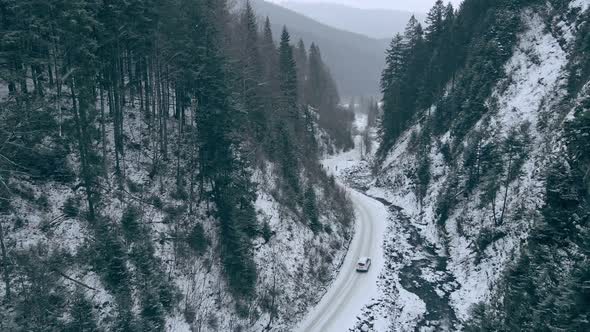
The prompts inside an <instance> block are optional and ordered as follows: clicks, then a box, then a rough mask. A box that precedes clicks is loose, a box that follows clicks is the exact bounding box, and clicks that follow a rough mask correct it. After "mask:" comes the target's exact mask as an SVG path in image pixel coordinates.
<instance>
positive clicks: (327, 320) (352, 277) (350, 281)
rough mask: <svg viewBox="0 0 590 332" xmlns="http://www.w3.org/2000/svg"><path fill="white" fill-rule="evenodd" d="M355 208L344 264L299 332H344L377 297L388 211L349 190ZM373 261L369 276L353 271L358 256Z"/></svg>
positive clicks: (300, 325)
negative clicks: (352, 230) (354, 217)
mask: <svg viewBox="0 0 590 332" xmlns="http://www.w3.org/2000/svg"><path fill="white" fill-rule="evenodd" d="M350 198H351V200H352V202H353V204H354V206H355V212H356V217H357V219H356V224H355V235H354V237H353V240H352V241H351V243H350V247H349V249H348V253H347V255H346V258H345V259H344V263H343V265H342V267H341V270H340V272H339V274H338V277H337V278H336V279H335V280H334V282H333V283H332V285H331V286H330V288H329V289H328V291H327V292H326V294H325V295H324V297H323V298H322V300H321V301H320V302H319V303H318V304H317V305H316V306H315V308H313V309H312V310H311V311H310V312H309V313H308V314H307V315H306V317H305V318H304V320H303V322H302V323H300V324H299V326H298V328H297V329H296V331H300V332H315V331H317V332H332V331H333V332H343V331H347V330H348V329H349V328H351V327H353V326H354V324H355V322H356V320H357V316H360V314H361V309H362V308H363V307H364V306H365V305H367V304H370V303H371V301H372V299H373V298H377V294H378V290H377V279H378V276H379V273H380V272H381V269H382V268H383V262H384V258H383V248H382V243H383V236H384V234H385V229H386V222H387V214H388V211H387V209H386V208H385V206H383V204H381V203H380V202H378V201H376V200H374V199H372V198H370V197H367V196H365V195H363V194H361V193H359V192H356V191H354V190H350ZM363 256H368V257H370V258H371V260H372V264H371V268H370V271H369V272H368V273H358V272H356V269H355V268H356V262H357V261H358V259H359V258H360V257H363Z"/></svg>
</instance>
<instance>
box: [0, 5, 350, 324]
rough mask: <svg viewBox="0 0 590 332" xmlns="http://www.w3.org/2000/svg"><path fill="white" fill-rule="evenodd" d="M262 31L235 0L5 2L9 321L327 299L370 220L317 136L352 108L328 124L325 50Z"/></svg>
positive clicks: (295, 311) (113, 318)
mask: <svg viewBox="0 0 590 332" xmlns="http://www.w3.org/2000/svg"><path fill="white" fill-rule="evenodd" d="M261 30H263V29H259V26H258V25H257V19H256V16H255V14H254V12H253V11H252V9H251V8H247V9H246V10H244V11H243V12H240V13H237V14H235V15H231V14H230V13H229V12H228V10H227V8H226V3H225V1H218V0H215V1H209V0H166V1H132V2H114V3H106V2H103V1H94V0H80V1H52V2H47V1H37V0H26V1H21V0H19V1H3V2H0V259H1V265H0V269H1V275H0V279H1V281H2V283H1V285H0V298H1V302H0V330H1V331H164V330H167V331H195V330H196V331H234V330H236V331H237V330H240V331H245V330H246V331H248V330H249V331H260V330H263V329H266V330H285V329H288V328H290V327H291V326H292V325H293V324H294V323H296V322H297V320H298V319H300V318H301V316H302V315H303V313H304V312H305V311H306V310H307V308H308V307H309V306H310V305H311V304H313V303H314V302H315V301H317V296H318V294H319V293H321V292H322V290H323V289H325V287H326V286H327V285H328V284H329V283H330V281H331V280H332V278H333V276H334V274H335V272H336V270H337V269H338V267H339V264H340V262H341V261H342V259H343V257H344V254H345V252H346V247H347V246H348V243H349V241H350V239H351V230H352V226H353V223H354V220H353V218H354V216H353V212H352V206H351V203H350V201H349V199H348V197H347V195H346V193H345V192H344V191H343V190H342V189H340V188H339V187H338V186H337V185H336V183H335V180H334V178H332V177H330V176H328V175H327V174H326V173H325V172H324V170H323V169H322V166H321V165H320V163H319V158H320V154H321V151H320V146H319V143H318V140H319V138H318V136H320V133H323V135H324V136H329V139H330V140H331V141H334V142H336V141H338V139H337V138H334V137H332V136H331V135H332V133H344V134H342V136H346V133H347V132H350V129H349V128H348V129H347V128H346V126H347V125H348V126H350V123H348V124H346V120H344V121H341V122H339V123H340V124H344V126H343V127H342V128H335V126H334V125H332V126H327V125H326V126H323V124H325V123H326V122H329V121H328V120H326V119H330V118H331V117H334V116H337V115H339V113H338V112H341V111H342V113H343V114H347V113H345V112H344V111H343V110H341V109H340V108H339V106H338V103H339V100H338V94H337V88H336V87H335V86H334V85H333V79H332V78H331V77H330V75H329V72H328V71H327V70H326V68H325V67H324V66H325V65H324V63H323V60H322V58H321V56H320V54H319V53H318V52H317V51H314V49H312V50H311V52H310V53H308V52H306V51H305V50H304V52H302V53H298V54H294V50H295V49H294V47H293V45H292V44H291V40H290V36H289V33H288V31H287V30H283V32H282V34H281V39H280V43H278V45H277V43H275V41H274V40H273V33H272V31H271V30H270V26H266V27H265V29H264V32H263V33H260V32H261ZM308 59H309V61H307V60H308ZM308 63H309V65H307V64H308ZM302 73H303V74H302ZM308 76H309V77H310V78H309V79H308V78H307V77H308ZM327 82H328V83H331V84H332V85H329V84H328V83H327ZM320 84H321V87H318V85H320ZM300 91H316V92H321V96H319V97H318V98H312V97H309V98H308V97H305V95H303V94H300ZM328 91H330V93H328ZM324 96H326V97H324ZM344 118H346V117H344ZM345 138H346V137H344V138H342V137H341V138H340V140H341V141H345V142H346V140H345ZM330 140H328V141H330ZM348 140H350V138H348Z"/></svg>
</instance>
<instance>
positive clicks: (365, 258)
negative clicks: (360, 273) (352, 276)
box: [359, 257, 370, 262]
mask: <svg viewBox="0 0 590 332" xmlns="http://www.w3.org/2000/svg"><path fill="white" fill-rule="evenodd" d="M369 259H370V258H369V257H361V258H359V262H366V261H368V260H369Z"/></svg>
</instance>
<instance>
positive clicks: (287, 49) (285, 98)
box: [279, 27, 300, 124]
mask: <svg viewBox="0 0 590 332" xmlns="http://www.w3.org/2000/svg"><path fill="white" fill-rule="evenodd" d="M290 42H291V37H290V36H289V32H288V31H287V28H286V27H284V28H283V33H282V34H281V43H280V45H279V75H280V77H279V81H280V87H281V94H282V98H281V108H282V110H283V111H284V112H285V114H286V115H287V116H289V117H290V118H291V119H292V122H293V123H294V124H297V122H298V121H299V119H300V116H299V107H298V101H299V99H298V97H297V64H296V63H295V58H294V56H293V46H291V44H290Z"/></svg>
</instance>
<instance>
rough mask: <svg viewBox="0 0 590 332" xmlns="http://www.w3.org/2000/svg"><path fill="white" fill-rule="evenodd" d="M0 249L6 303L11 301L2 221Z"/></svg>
mask: <svg viewBox="0 0 590 332" xmlns="http://www.w3.org/2000/svg"><path fill="white" fill-rule="evenodd" d="M0 249H1V250H2V270H3V271H4V273H3V275H4V286H5V288H6V302H10V300H11V290H10V271H9V270H8V254H7V253H6V246H5V245H4V229H3V228H2V221H1V220H0Z"/></svg>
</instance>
